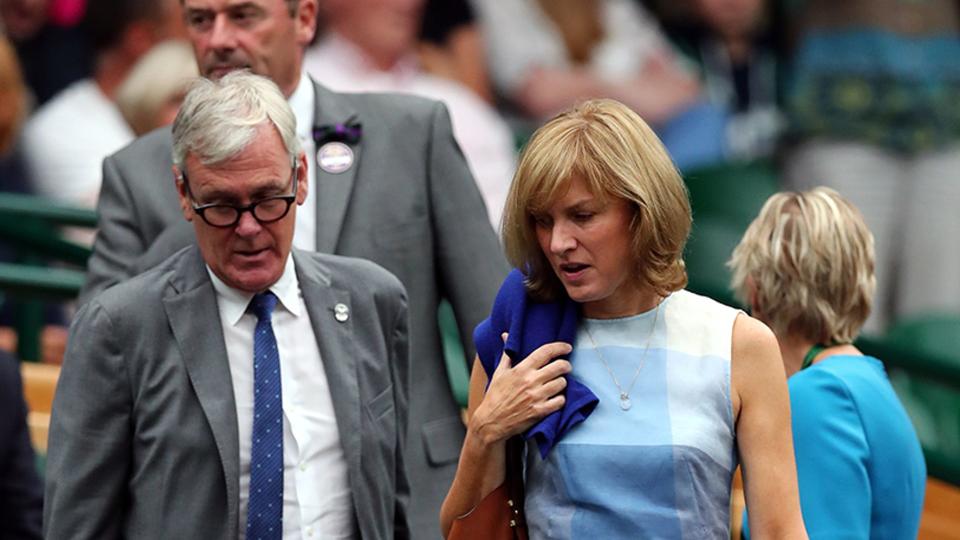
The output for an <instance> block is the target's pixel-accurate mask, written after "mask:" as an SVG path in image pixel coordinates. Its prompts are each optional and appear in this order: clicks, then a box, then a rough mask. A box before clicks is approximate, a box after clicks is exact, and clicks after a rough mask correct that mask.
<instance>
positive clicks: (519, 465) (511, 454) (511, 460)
mask: <svg viewBox="0 0 960 540" xmlns="http://www.w3.org/2000/svg"><path fill="white" fill-rule="evenodd" d="M525 446H526V441H525V440H524V439H523V437H522V436H520V435H515V436H513V437H510V438H509V439H507V444H506V454H507V455H506V471H505V472H506V484H507V493H508V494H509V496H510V499H509V503H508V504H510V505H511V507H512V508H513V519H514V520H515V521H516V529H522V530H525V528H526V516H525V515H524V513H523V501H524V497H525V491H524V485H523V449H524V447H525ZM524 536H525V535H524ZM518 537H519V536H518Z"/></svg>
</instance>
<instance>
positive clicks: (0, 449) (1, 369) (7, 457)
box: [0, 353, 43, 540]
mask: <svg viewBox="0 0 960 540" xmlns="http://www.w3.org/2000/svg"><path fill="white" fill-rule="evenodd" d="M36 467H37V464H36V461H35V456H34V454H33V448H32V447H31V446H30V432H29V431H28V429H27V406H26V404H25V403H24V402H23V386H22V383H21V381H20V364H19V363H18V362H17V360H16V358H13V357H11V356H10V355H8V354H6V353H0V538H4V539H11V540H17V539H33V538H37V539H39V538H40V518H41V512H42V511H43V489H42V487H41V484H40V478H39V477H38V476H37V469H36Z"/></svg>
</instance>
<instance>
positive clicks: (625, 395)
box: [583, 302, 663, 411]
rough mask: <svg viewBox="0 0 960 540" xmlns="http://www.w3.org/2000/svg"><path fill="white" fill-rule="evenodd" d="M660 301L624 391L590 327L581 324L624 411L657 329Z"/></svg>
mask: <svg viewBox="0 0 960 540" xmlns="http://www.w3.org/2000/svg"><path fill="white" fill-rule="evenodd" d="M662 303H663V302H660V303H659V304H657V309H656V311H654V312H653V326H652V327H651V328H650V334H649V335H648V336H647V343H646V344H645V345H644V346H643V354H642V355H641V356H640V363H639V364H638V365H637V371H636V372H634V374H633V380H631V381H630V386H628V387H627V390H626V391H624V390H623V387H621V386H620V381H618V380H617V376H616V375H614V373H613V370H612V369H610V365H609V364H607V361H606V360H605V359H604V358H603V354H602V353H601V352H600V347H598V346H597V342H596V340H594V339H593V334H592V333H591V332H590V327H589V326H588V325H586V324H585V325H583V329H584V330H586V331H587V337H588V338H590V344H591V345H593V350H594V351H596V352H597V358H599V359H600V361H601V362H602V363H603V367H605V368H607V373H609V374H610V378H611V379H613V384H614V385H615V386H616V387H617V392H618V393H619V394H620V408H621V409H622V410H624V411H629V410H630V405H631V403H630V392H631V391H632V390H633V385H635V384H636V383H637V379H638V378H639V377H640V371H641V370H642V369H643V364H644V362H645V361H646V360H647V351H648V350H650V341H651V340H652V339H653V333H654V332H656V331H657V320H658V319H659V317H660V305H661V304H662Z"/></svg>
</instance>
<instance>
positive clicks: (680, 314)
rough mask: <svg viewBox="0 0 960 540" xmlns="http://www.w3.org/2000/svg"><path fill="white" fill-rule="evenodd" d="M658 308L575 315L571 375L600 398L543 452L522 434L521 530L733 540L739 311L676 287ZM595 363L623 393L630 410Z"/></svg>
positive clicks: (541, 535) (567, 535)
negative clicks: (733, 370) (733, 361)
mask: <svg viewBox="0 0 960 540" xmlns="http://www.w3.org/2000/svg"><path fill="white" fill-rule="evenodd" d="M657 309H659V314H658V313H657ZM657 309H654V310H650V311H648V312H645V313H641V314H639V315H634V316H631V317H625V318H619V319H604V320H600V319H582V320H581V324H580V328H579V329H578V333H577V338H576V344H575V347H574V351H573V353H572V354H571V358H570V359H571V363H572V365H573V374H574V375H575V376H576V377H577V378H578V379H579V380H580V381H582V382H583V383H584V384H586V385H587V386H588V387H589V388H590V389H591V390H593V392H594V393H595V394H596V395H597V397H598V398H599V399H600V403H599V404H598V405H597V408H596V409H595V410H594V411H593V414H591V415H590V417H589V418H587V419H586V420H585V421H584V422H583V423H581V424H578V425H577V426H575V427H574V428H573V429H572V430H571V431H570V432H569V433H568V434H567V435H566V436H564V437H563V438H562V439H561V440H560V441H559V442H558V443H557V445H556V447H554V448H553V450H551V451H550V453H548V454H547V457H546V458H545V459H541V457H540V454H539V452H537V451H536V448H535V446H536V443H535V442H532V441H531V442H529V443H528V447H527V453H526V454H527V455H526V490H527V493H526V514H527V524H528V527H529V530H530V538H532V539H546V538H550V539H580V538H595V539H600V538H602V539H605V540H606V539H619V538H623V539H640V538H643V539H646V538H670V539H674V538H682V539H690V538H711V539H713V538H729V537H730V533H729V523H730V516H729V508H730V483H731V480H732V476H733V471H734V469H735V468H736V465H737V457H736V456H737V452H736V438H735V436H736V434H735V431H734V421H733V411H732V405H731V400H730V351H731V342H732V334H733V323H734V319H735V318H736V316H737V314H738V313H739V311H738V310H735V309H733V308H730V307H727V306H724V305H722V304H719V303H717V302H715V301H713V300H711V299H709V298H706V297H703V296H699V295H696V294H693V293H691V292H688V291H683V290H681V291H678V292H675V293H673V294H671V295H670V296H668V297H667V298H666V299H665V300H664V301H663V302H662V303H661V305H660V307H659V308H657ZM655 319H656V327H655V328H653V325H654V322H655ZM652 328H653V331H652V333H651V329H652ZM588 331H589V333H588ZM591 336H592V338H593V341H595V342H596V344H597V346H598V347H599V349H600V350H599V355H598V351H597V350H596V349H595V348H594V346H593V343H592V341H591ZM648 338H649V349H647V350H646V353H644V350H645V348H646V346H647V343H648ZM604 361H605V362H606V364H607V365H608V366H609V370H610V371H612V372H613V373H614V374H615V375H616V378H617V380H618V381H619V383H620V386H621V387H622V388H623V390H624V391H628V392H629V398H630V402H631V405H630V408H629V409H628V410H623V409H622V408H621V406H620V399H619V391H618V390H617V387H616V385H615V384H614V382H613V379H612V377H611V374H610V371H608V369H607V367H606V366H605V365H604ZM641 362H642V363H643V367H642V369H641V370H640V372H639V376H638V377H637V379H636V383H635V384H634V385H633V387H632V388H630V389H629V390H628V387H629V386H630V384H631V381H632V380H633V378H634V374H635V373H636V372H637V367H638V365H639V364H640V363H641Z"/></svg>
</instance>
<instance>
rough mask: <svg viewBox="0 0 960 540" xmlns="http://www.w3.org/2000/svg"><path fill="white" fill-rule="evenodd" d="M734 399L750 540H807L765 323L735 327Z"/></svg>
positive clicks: (776, 363)
mask: <svg viewBox="0 0 960 540" xmlns="http://www.w3.org/2000/svg"><path fill="white" fill-rule="evenodd" d="M732 353H733V357H732V361H731V380H732V387H733V388H732V390H733V391H732V392H731V395H732V397H733V401H734V413H735V415H736V429H737V441H738V443H737V444H738V446H739V450H740V461H741V466H742V467H743V484H744V491H745V493H746V500H747V508H749V510H750V512H749V520H750V521H749V523H750V531H751V537H752V538H755V539H760V540H763V539H766V538H776V539H793V538H806V537H807V533H806V530H805V529H804V526H803V517H802V516H801V514H800V497H799V494H798V491H797V468H796V464H795V463H794V457H793V456H794V454H793V439H792V435H791V430H790V401H789V397H788V395H787V378H786V375H785V374H784V371H783V362H782V361H781V359H780V348H779V346H778V345H777V340H776V338H775V337H774V335H773V333H772V332H771V331H770V329H769V328H767V327H766V326H764V325H763V323H761V322H759V321H757V320H756V319H753V318H751V317H748V316H746V315H740V316H739V317H737V320H736V322H735V323H734V325H733V351H732Z"/></svg>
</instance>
